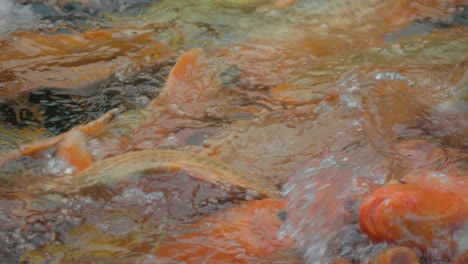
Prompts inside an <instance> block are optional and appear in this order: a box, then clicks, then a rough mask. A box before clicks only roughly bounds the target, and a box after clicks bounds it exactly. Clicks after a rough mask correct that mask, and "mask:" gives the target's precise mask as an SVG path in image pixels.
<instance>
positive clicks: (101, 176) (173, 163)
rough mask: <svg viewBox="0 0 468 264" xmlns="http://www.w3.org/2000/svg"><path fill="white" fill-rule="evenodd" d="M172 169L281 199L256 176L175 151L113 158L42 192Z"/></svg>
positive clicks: (145, 152)
mask: <svg viewBox="0 0 468 264" xmlns="http://www.w3.org/2000/svg"><path fill="white" fill-rule="evenodd" d="M174 169H184V170H187V171H188V172H189V173H190V172H192V173H193V176H194V177H197V178H198V179H201V180H206V181H209V182H212V183H214V184H223V183H224V184H226V183H227V184H231V185H236V186H239V187H242V188H245V189H248V190H253V191H255V192H257V193H259V194H262V195H265V196H268V197H275V198H280V197H281V196H280V194H279V191H278V189H277V188H276V186H275V185H273V184H272V183H271V182H268V181H267V180H265V179H263V178H261V177H259V176H255V175H249V174H244V173H240V172H239V171H237V170H235V169H234V168H232V167H230V166H229V165H227V164H224V163H222V162H219V161H215V160H212V159H209V158H205V157H200V156H196V155H193V154H190V153H187V152H182V151H176V150H141V151H134V152H128V153H125V154H122V155H117V156H114V157H111V158H107V159H104V160H102V161H99V162H97V163H95V164H94V165H92V166H91V167H89V168H87V169H86V170H84V171H82V172H80V173H78V174H76V175H74V176H71V178H70V181H69V182H68V183H66V184H64V182H63V179H61V180H62V182H61V183H60V184H57V185H56V186H52V185H48V187H47V188H46V189H49V190H51V191H59V192H65V193H72V192H74V191H76V190H79V189H80V188H84V187H90V186H93V185H98V184H104V185H105V184H106V183H112V182H118V181H119V180H124V179H125V178H126V177H128V176H130V175H132V174H135V173H138V172H143V171H147V170H153V171H167V170H174Z"/></svg>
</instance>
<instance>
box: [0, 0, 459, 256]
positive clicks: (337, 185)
mask: <svg viewBox="0 0 468 264" xmlns="http://www.w3.org/2000/svg"><path fill="white" fill-rule="evenodd" d="M285 3H286V4H287V3H289V4H290V5H287V6H282V5H283V4H285ZM466 10H467V7H466V6H463V1H462V2H461V3H460V1H456V3H455V5H454V4H452V1H425V0H418V1H399V2H398V3H396V2H395V3H393V2H392V4H389V2H387V1H379V0H375V1H374V0H365V1H364V0H362V1H347V0H336V1H308V0H306V1H290V2H288V1H268V0H251V1H246V0H245V1H243V0H230V1H217V0H214V1H173V0H171V1H132V2H131V3H130V2H128V1H97V0H96V1H76V2H72V1H59V2H58V3H55V1H16V2H14V1H7V0H0V41H1V42H0V166H1V169H0V184H1V185H0V186H1V187H0V188H1V191H0V204H1V206H0V208H1V209H0V219H1V220H2V221H0V222H2V224H0V227H1V230H2V232H1V236H2V237H1V239H0V240H1V241H2V242H1V243H2V244H0V248H1V251H0V262H6V263H10V262H11V263H15V262H18V261H19V260H25V261H31V262H35V263H48V262H53V263H55V262H57V263H60V262H62V263H64V262H70V263H79V262H85V261H102V262H110V261H116V260H119V261H122V262H124V263H125V262H127V263H128V262H143V263H146V262H148V263H153V262H155V261H156V260H160V261H163V260H164V261H167V262H168V263H171V261H183V260H185V261H187V260H190V261H191V262H196V263H213V261H225V262H228V263H330V262H332V261H334V260H335V259H338V258H342V259H343V258H344V259H347V260H348V261H350V262H352V263H363V262H366V261H372V260H373V258H374V257H375V255H376V254H378V253H379V252H381V251H382V250H384V249H386V248H387V247H389V246H392V243H389V244H387V243H384V242H381V243H378V242H373V241H370V240H369V239H368V237H367V236H366V235H365V234H363V233H362V232H361V231H360V228H359V208H360V204H361V203H362V202H363V201H364V200H365V199H366V197H368V196H369V195H371V194H372V193H373V192H374V191H375V190H376V189H378V188H379V187H380V186H381V185H383V184H384V183H385V182H387V181H389V180H394V181H395V180H396V181H397V180H399V179H401V178H402V177H404V176H405V175H407V174H408V173H409V172H411V171H413V170H415V169H426V170H429V169H430V170H437V171H438V172H439V173H442V174H443V175H447V177H448V178H447V179H449V178H450V177H452V176H454V175H455V176H454V177H461V178H462V179H464V178H463V177H466V174H467V166H466V160H467V158H466V151H467V150H468V138H467V137H466V135H467V132H468V123H467V121H466V120H467V118H466V117H467V113H468V112H467V109H468V107H467V100H468V92H467V91H468V88H467V78H468V73H467V70H466V69H467V67H466V66H467V61H468V60H467V59H468V57H467V55H466V54H468V37H467V36H468V35H467V34H466V33H467V32H466ZM193 48H200V50H199V52H198V53H197V52H194V53H191V54H195V55H193V56H194V59H193V60H192V59H190V58H188V59H186V62H185V63H181V65H180V68H178V69H179V70H177V71H176V70H175V71H174V72H173V75H172V76H173V77H172V79H169V80H168V78H169V77H168V76H169V73H170V70H171V69H172V67H173V66H174V65H175V63H176V62H177V61H178V58H179V57H180V56H181V55H182V54H187V53H186V52H188V51H190V52H193ZM145 107H147V108H145ZM116 109H118V113H119V114H116V115H115V116H114V119H113V121H111V123H110V124H109V125H108V126H106V129H104V130H103V131H97V132H96V131H93V130H92V131H85V132H84V133H82V134H79V133H81V132H79V133H78V135H77V132H73V133H75V134H74V135H75V136H76V135H77V136H76V137H75V138H72V139H71V140H70V139H69V140H68V143H67V144H69V145H70V142H71V143H73V142H79V147H77V146H74V145H73V144H71V147H69V146H68V147H67V146H64V145H65V144H62V145H60V143H59V144H52V145H51V146H47V147H44V149H43V150H39V151H31V152H33V153H30V155H28V156H23V157H18V152H15V150H16V149H18V148H20V147H21V146H23V149H24V146H25V144H27V143H31V142H38V141H39V140H41V139H44V138H48V137H52V136H54V135H60V134H62V133H64V132H66V131H69V130H71V129H72V128H73V127H76V126H78V125H80V124H84V123H87V122H90V121H92V120H96V119H98V118H99V117H100V116H102V115H103V114H104V113H106V112H108V111H114V110H116ZM70 134H72V133H70ZM70 138H71V137H70ZM161 148H169V149H177V150H183V151H188V152H191V153H195V154H197V155H201V156H206V157H209V158H213V159H216V160H219V161H223V162H225V163H226V164H228V165H230V166H232V167H234V168H236V169H237V170H239V171H240V172H241V173H249V174H255V175H259V176H262V177H263V178H265V179H267V180H269V181H271V182H273V183H274V184H275V185H276V186H278V187H279V188H281V189H282V193H283V195H284V197H285V200H287V201H288V203H287V205H286V206H285V208H283V204H282V203H281V202H278V201H273V202H272V201H269V200H259V201H256V199H257V198H258V197H255V196H252V195H251V193H250V192H249V191H245V190H238V189H234V190H232V189H229V188H223V187H219V186H217V185H213V184H211V183H209V182H208V181H197V180H194V179H193V177H191V176H190V173H191V172H190V171H189V172H184V171H182V172H177V171H172V170H171V168H170V167H169V168H168V171H167V172H151V171H147V172H142V173H137V174H135V175H129V176H128V177H127V178H126V180H125V181H122V182H116V183H115V184H114V185H112V186H111V187H109V186H105V185H99V184H98V185H96V186H93V187H91V188H87V189H86V190H83V191H82V192H80V193H75V194H73V195H71V194H67V193H62V192H59V191H57V189H54V188H53V187H50V188H49V189H47V188H45V189H38V187H37V186H53V185H47V182H49V181H52V182H55V183H57V184H60V183H59V182H60V181H59V180H60V179H65V180H66V179H68V178H67V177H71V176H68V175H69V174H70V173H73V172H75V171H78V170H79V166H78V165H77V163H76V157H80V158H83V159H85V158H89V159H90V160H91V162H92V161H94V160H100V159H104V158H106V157H110V156H114V155H118V154H121V153H125V152H129V151H133V150H140V149H161ZM80 151H84V152H85V153H86V155H81V156H80V153H81V152H80ZM74 157H75V159H74ZM460 175H461V176H460ZM457 179H458V178H457ZM96 182H99V179H97V180H96ZM464 186H466V185H464ZM463 197H464V196H463ZM251 200H254V201H251ZM465 203H466V202H465ZM239 208H242V210H241V209H239ZM253 212H255V213H253ZM285 212H286V213H285ZM284 216H286V217H284ZM226 218H229V219H235V220H236V221H237V222H236V221H233V222H230V221H224V220H223V219H226ZM284 218H285V219H284ZM463 221H464V222H463ZM462 222H463V223H461V224H465V227H466V219H465V220H462ZM241 223H242V224H241ZM262 223H263V225H262ZM465 227H462V228H458V230H457V232H456V233H455V242H458V247H459V252H458V253H453V254H452V255H451V256H449V257H442V256H440V255H437V254H432V255H431V254H427V253H424V252H422V251H421V250H420V249H418V248H414V249H415V250H416V252H417V254H418V256H419V257H420V259H421V261H422V262H423V263H448V261H449V260H450V259H451V258H452V259H454V258H455V257H456V256H457V254H461V253H462V252H463V250H466V237H467V234H466V228H465ZM262 228H263V229H262ZM262 233H265V235H264V236H263V235H262ZM219 234H224V235H225V237H223V239H220V238H219V236H218V235H219ZM247 235H252V237H251V238H252V241H256V242H255V243H250V244H249V242H248V241H247V242H246V240H243V238H245V237H248V238H250V237H249V236H247ZM192 236H193V237H192ZM192 238H193V240H192ZM178 239H179V240H178ZM197 239H198V240H197ZM200 241H208V242H206V244H203V243H201V242H200ZM226 241H227V242H226ZM291 241H293V242H291ZM200 244H201V245H202V246H205V247H201V248H200V246H199V245H200ZM212 245H215V246H213V247H212ZM183 248H185V249H186V250H185V251H184V250H183ZM187 248H188V249H187ZM221 249H222V250H221ZM171 250H175V251H174V252H179V253H180V254H172V255H171V254H169V256H167V255H165V254H167V252H171ZM190 252H196V254H195V256H192V255H190ZM210 261H211V262H210Z"/></svg>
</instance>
